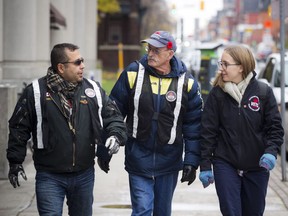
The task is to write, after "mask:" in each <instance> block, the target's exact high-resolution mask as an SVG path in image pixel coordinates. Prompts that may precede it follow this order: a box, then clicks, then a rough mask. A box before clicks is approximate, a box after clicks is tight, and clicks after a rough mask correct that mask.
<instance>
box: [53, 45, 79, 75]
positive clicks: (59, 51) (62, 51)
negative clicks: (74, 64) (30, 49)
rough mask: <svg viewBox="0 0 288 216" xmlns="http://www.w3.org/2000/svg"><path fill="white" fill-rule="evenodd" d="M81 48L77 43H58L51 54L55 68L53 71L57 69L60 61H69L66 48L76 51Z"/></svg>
mask: <svg viewBox="0 0 288 216" xmlns="http://www.w3.org/2000/svg"><path fill="white" fill-rule="evenodd" d="M77 49H79V47H78V46H77V45H74V44H71V43H61V44H56V45H55V46H54V47H53V49H52V51H51V55H50V59H51V67H52V68H53V71H54V72H56V71H57V65H58V64H59V63H63V62H67V61H69V59H68V56H67V54H66V50H70V51H72V52H73V51H75V50H77Z"/></svg>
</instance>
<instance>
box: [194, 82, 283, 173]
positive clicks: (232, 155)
mask: <svg viewBox="0 0 288 216" xmlns="http://www.w3.org/2000/svg"><path fill="white" fill-rule="evenodd" d="M201 126H202V129H201V158H202V159H201V163H200V169H201V171H205V170H211V165H212V163H213V159H217V158H219V159H222V160H225V161H226V162H228V163H230V164H231V165H232V166H234V167H235V169H240V170H244V171H252V170H259V169H260V167H259V160H260V157H261V156H262V155H263V154H264V153H270V154H272V155H274V156H275V157H277V152H278V151H279V148H280V146H281V144H282V143H283V134H284V132H283V128H282V124H281V117H280V114H279V111H278V107H277V103H276V100H275V97H274V94H273V91H272V89H271V88H270V87H268V88H267V92H266V95H265V99H264V98H262V97H260V92H259V84H258V82H257V80H256V79H255V78H253V79H252V80H251V81H250V83H249V85H248V86H247V88H246V90H245V93H244V95H243V98H242V101H241V106H240V107H239V104H238V102H236V100H235V99H233V98H232V97H231V96H230V95H229V94H228V93H224V91H223V90H222V89H221V88H220V87H219V86H217V87H214V88H213V89H212V90H211V92H210V94H209V96H208V98H207V101H206V103H205V106H204V112H203V115H202V125H201Z"/></svg>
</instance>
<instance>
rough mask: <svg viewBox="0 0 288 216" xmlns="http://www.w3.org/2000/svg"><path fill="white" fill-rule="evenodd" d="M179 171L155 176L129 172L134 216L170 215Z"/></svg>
mask: <svg viewBox="0 0 288 216" xmlns="http://www.w3.org/2000/svg"><path fill="white" fill-rule="evenodd" d="M177 179H178V172H175V173H172V174H168V175H162V176H158V177H155V178H146V177H143V176H138V175H133V174H129V186H130V196H131V202H132V216H151V215H152V213H153V216H164V215H165V216H169V215H171V207H172V198H173V193H174V190H175V187H176V184H177Z"/></svg>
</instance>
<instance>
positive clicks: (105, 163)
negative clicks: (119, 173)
mask: <svg viewBox="0 0 288 216" xmlns="http://www.w3.org/2000/svg"><path fill="white" fill-rule="evenodd" d="M109 162H110V160H109V161H107V160H103V159H102V158H98V159H97V163H98V166H99V167H100V169H101V170H103V171H104V172H105V173H108V171H109V170H110V166H109Z"/></svg>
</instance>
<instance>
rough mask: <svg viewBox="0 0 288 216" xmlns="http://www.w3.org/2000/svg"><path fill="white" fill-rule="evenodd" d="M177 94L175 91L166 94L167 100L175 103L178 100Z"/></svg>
mask: <svg viewBox="0 0 288 216" xmlns="http://www.w3.org/2000/svg"><path fill="white" fill-rule="evenodd" d="M176 98H177V97H176V93H175V92H174V91H168V92H167V93H166V100H167V101H169V102H173V101H175V100H176Z"/></svg>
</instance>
